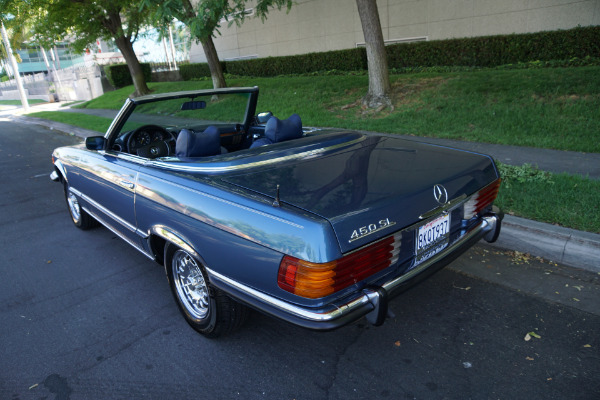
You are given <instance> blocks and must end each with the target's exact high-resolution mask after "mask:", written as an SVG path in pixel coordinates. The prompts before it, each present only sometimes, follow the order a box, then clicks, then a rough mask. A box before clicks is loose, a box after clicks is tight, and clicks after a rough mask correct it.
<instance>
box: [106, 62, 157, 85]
mask: <svg viewBox="0 0 600 400" xmlns="http://www.w3.org/2000/svg"><path fill="white" fill-rule="evenodd" d="M140 66H141V67H142V73H143V74H144V79H146V82H150V81H151V80H152V67H151V66H150V64H149V63H140ZM104 72H105V73H106V77H107V78H108V81H109V82H110V84H111V85H113V86H114V87H115V88H117V89H119V88H122V87H125V86H129V85H133V80H132V79H131V74H130V73H129V67H128V66H127V64H113V65H106V66H104Z"/></svg>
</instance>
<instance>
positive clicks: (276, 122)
mask: <svg viewBox="0 0 600 400" xmlns="http://www.w3.org/2000/svg"><path fill="white" fill-rule="evenodd" d="M300 137H302V120H301V119H300V116H299V115H298V114H292V115H291V116H290V117H289V118H288V119H284V120H280V119H279V118H277V117H271V118H269V120H268V121H267V125H266V126H265V136H264V137H262V138H259V139H257V140H255V141H254V143H252V145H251V146H250V148H254V147H260V146H265V145H267V144H271V143H279V142H285V141H287V140H292V139H298V138H300Z"/></svg>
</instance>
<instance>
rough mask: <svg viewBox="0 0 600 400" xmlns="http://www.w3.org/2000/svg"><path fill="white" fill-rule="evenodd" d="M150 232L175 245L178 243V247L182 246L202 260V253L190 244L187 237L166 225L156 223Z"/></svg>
mask: <svg viewBox="0 0 600 400" xmlns="http://www.w3.org/2000/svg"><path fill="white" fill-rule="evenodd" d="M150 232H151V233H153V234H155V235H156V236H159V237H161V238H163V239H165V240H166V241H168V242H171V243H173V244H174V245H176V246H178V247H181V248H182V249H183V250H185V251H187V252H188V253H190V254H191V255H193V256H194V257H196V258H198V259H199V260H201V257H200V255H199V254H198V253H197V252H196V250H194V248H193V247H192V246H191V245H189V244H188V242H186V241H185V239H183V238H182V237H180V236H179V235H177V234H176V233H175V232H173V231H171V230H170V229H169V228H167V227H166V226H164V225H155V226H153V227H152V228H150ZM148 236H149V235H148Z"/></svg>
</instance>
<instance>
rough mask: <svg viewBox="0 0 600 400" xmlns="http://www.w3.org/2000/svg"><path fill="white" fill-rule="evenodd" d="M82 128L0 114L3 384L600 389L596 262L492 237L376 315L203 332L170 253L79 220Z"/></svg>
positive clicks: (34, 391)
mask: <svg viewBox="0 0 600 400" xmlns="http://www.w3.org/2000/svg"><path fill="white" fill-rule="evenodd" d="M80 140H81V139H77V138H74V137H70V136H66V135H63V134H59V133H57V132H55V131H50V130H48V129H46V128H43V127H37V126H34V125H19V124H16V123H13V122H9V121H6V120H2V119H0V169H1V170H2V173H1V177H2V180H1V185H2V190H1V191H0V232H1V233H0V235H1V236H0V239H1V241H2V243H3V247H2V249H3V252H4V254H3V257H2V258H1V259H0V278H1V279H0V399H12V400H17V399H57V400H65V399H73V400H75V399H137V398H144V399H184V398H185V399H187V398H199V399H203V398H214V399H366V398H381V399H388V398H389V399H527V400H532V399H561V400H562V399H598V398H600V381H599V380H598V376H599V375H600V351H599V349H600V338H599V333H598V332H600V329H599V328H600V306H599V304H600V301H599V297H600V296H598V293H600V292H599V291H598V288H599V287H600V284H599V282H598V280H599V279H598V276H597V275H596V274H593V273H591V272H585V271H577V270H573V269H569V268H562V267H561V266H555V265H553V264H551V263H545V262H542V261H539V260H526V259H523V257H519V256H518V255H515V254H512V255H507V254H504V253H501V252H496V251H492V250H489V249H488V248H485V247H477V248H475V249H474V250H473V251H471V252H469V253H467V254H466V255H464V256H463V257H462V258H461V259H460V260H458V262H456V263H455V264H453V266H451V268H446V269H444V270H442V271H441V272H440V273H438V274H436V275H435V276H434V277H432V278H431V279H429V280H428V281H426V282H424V283H422V284H421V285H420V286H418V287H417V288H414V289H412V290H411V291H409V292H407V293H405V294H404V295H403V296H401V297H399V298H397V299H395V300H394V301H393V303H392V305H391V309H392V310H393V312H394V313H395V317H393V318H391V319H389V320H388V321H387V322H386V323H385V324H384V325H383V326H381V327H378V328H374V327H371V326H369V325H367V324H366V323H365V322H364V321H362V322H359V323H356V324H353V325H351V326H348V327H345V328H342V329H340V330H337V331H334V332H327V333H318V332H311V331H306V330H303V329H300V328H296V327H294V326H290V325H288V324H286V323H283V322H279V321H276V320H273V319H271V318H268V317H266V316H263V315H260V314H258V313H255V314H253V316H252V318H251V320H250V321H249V323H248V324H247V325H246V326H245V327H244V329H243V330H241V331H240V332H237V333H235V334H233V335H231V336H229V337H226V338H223V339H219V340H208V339H205V338H204V337H202V336H200V335H198V334H197V333H195V331H193V330H192V329H191V328H189V327H188V326H187V324H186V323H185V321H184V320H183V318H181V317H180V316H179V314H178V310H177V307H176V305H175V303H174V301H173V299H172V297H171V294H170V292H169V289H168V285H167V281H166V278H165V276H164V271H163V269H162V268H161V267H160V266H158V265H156V264H154V263H153V262H151V261H149V260H148V259H147V258H145V257H144V256H143V255H141V254H139V253H138V252H137V251H136V250H134V249H132V248H130V247H129V245H127V244H126V243H125V242H123V241H122V240H120V239H118V238H116V237H115V236H114V235H113V234H112V233H111V232H109V231H108V230H106V229H104V228H97V229H94V230H91V231H87V232H83V231H80V230H78V229H76V228H75V227H74V226H73V224H72V223H71V221H70V219H69V216H68V214H67V210H66V205H65V201H64V196H63V193H62V188H61V187H60V185H58V184H56V183H54V182H51V181H50V180H49V178H48V173H49V172H50V170H51V164H50V154H51V151H52V149H53V148H54V147H57V146H61V145H66V144H71V143H75V142H78V141H80ZM479 272H485V273H479ZM505 277H506V278H505ZM528 332H534V333H535V335H537V336H539V338H538V337H535V335H529V336H530V337H531V339H530V340H528V341H526V340H525V336H526V335H527V333H528Z"/></svg>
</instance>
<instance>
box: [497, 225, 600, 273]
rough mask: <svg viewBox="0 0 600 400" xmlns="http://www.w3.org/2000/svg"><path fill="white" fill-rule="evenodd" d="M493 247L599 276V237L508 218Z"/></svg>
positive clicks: (593, 234)
mask: <svg viewBox="0 0 600 400" xmlns="http://www.w3.org/2000/svg"><path fill="white" fill-rule="evenodd" d="M492 245H493V246H496V247H500V248H504V249H510V250H517V251H520V252H523V253H529V254H531V255H534V256H538V257H542V258H545V259H547V260H551V261H554V262H557V263H560V264H565V265H568V266H571V267H576V268H582V269H586V270H588V271H592V272H598V273H600V235H599V234H595V233H589V232H581V231H577V230H575V229H570V228H564V227H562V226H556V225H551V224H546V223H543V222H538V221H532V220H528V219H525V218H520V217H514V216H512V215H507V216H505V217H504V221H503V222H502V231H501V233H500V237H499V238H498V241H497V242H496V243H493V244H492Z"/></svg>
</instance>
